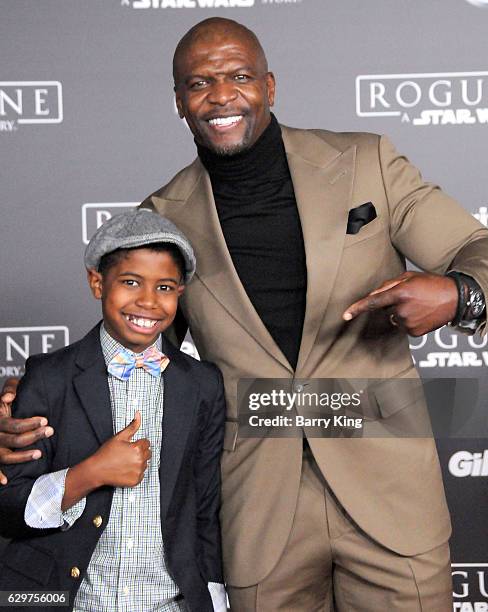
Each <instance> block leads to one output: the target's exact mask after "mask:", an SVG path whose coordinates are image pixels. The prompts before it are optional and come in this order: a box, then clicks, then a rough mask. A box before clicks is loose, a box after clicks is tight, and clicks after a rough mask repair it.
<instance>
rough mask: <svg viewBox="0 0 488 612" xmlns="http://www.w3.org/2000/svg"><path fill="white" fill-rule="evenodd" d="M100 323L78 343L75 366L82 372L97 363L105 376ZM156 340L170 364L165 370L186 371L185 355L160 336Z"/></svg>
mask: <svg viewBox="0 0 488 612" xmlns="http://www.w3.org/2000/svg"><path fill="white" fill-rule="evenodd" d="M101 324H102V321H100V322H99V323H97V325H95V327H94V328H93V329H92V330H90V331H89V332H88V333H87V334H86V336H85V337H84V338H83V339H82V340H81V341H80V348H79V351H78V355H77V357H76V364H77V365H78V367H79V368H81V369H82V370H86V369H88V368H89V367H91V366H93V365H95V363H96V362H97V361H99V362H100V363H99V365H100V372H101V373H103V374H105V373H106V370H105V367H106V366H105V358H104V355H103V350H102V346H101V342H100V326H101ZM158 340H160V342H161V348H160V350H161V351H162V352H163V353H164V354H165V355H167V356H168V357H169V359H170V364H169V366H168V368H167V369H166V372H168V370H171V368H172V367H178V368H180V369H182V370H188V367H189V366H188V364H187V362H186V358H185V355H183V353H182V352H181V351H180V350H178V349H177V348H176V347H175V346H173V344H171V342H170V341H169V340H168V338H166V337H165V336H164V334H162V335H161V336H159V338H158Z"/></svg>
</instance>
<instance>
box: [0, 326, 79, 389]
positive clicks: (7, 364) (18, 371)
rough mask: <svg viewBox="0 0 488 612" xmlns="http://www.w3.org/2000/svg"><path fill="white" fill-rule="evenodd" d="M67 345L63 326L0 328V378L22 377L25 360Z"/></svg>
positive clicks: (66, 335) (67, 333) (67, 335)
mask: <svg viewBox="0 0 488 612" xmlns="http://www.w3.org/2000/svg"><path fill="white" fill-rule="evenodd" d="M68 344H69V330H68V328H67V327H66V326H64V325H55V326H50V327H1V328H0V377H1V378H3V377H7V376H22V375H23V374H24V364H25V360H26V359H27V358H28V357H29V356H30V355H35V354H36V353H51V352H52V351H55V350H57V349H59V348H62V347H63V346H67V345H68Z"/></svg>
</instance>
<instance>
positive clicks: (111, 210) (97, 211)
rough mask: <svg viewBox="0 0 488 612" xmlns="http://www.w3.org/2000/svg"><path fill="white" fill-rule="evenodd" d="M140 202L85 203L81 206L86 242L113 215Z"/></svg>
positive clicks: (82, 225)
mask: <svg viewBox="0 0 488 612" xmlns="http://www.w3.org/2000/svg"><path fill="white" fill-rule="evenodd" d="M138 204H139V203H138V202H104V203H89V204H83V206H82V207H81V237H82V240H83V243H84V244H88V242H89V241H90V238H91V237H92V236H93V234H94V233H95V232H96V231H97V229H98V228H99V227H100V226H101V225H102V224H103V223H105V221H107V220H108V219H111V218H112V217H113V215H118V214H120V213H122V212H125V211H126V210H127V209H128V208H135V207H136V206H138Z"/></svg>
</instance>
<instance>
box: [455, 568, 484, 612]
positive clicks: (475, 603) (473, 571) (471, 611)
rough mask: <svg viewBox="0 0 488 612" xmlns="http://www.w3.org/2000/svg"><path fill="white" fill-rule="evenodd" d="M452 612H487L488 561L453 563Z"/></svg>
mask: <svg viewBox="0 0 488 612" xmlns="http://www.w3.org/2000/svg"><path fill="white" fill-rule="evenodd" d="M452 581H453V599H454V602H453V610H454V612H488V590H487V589H488V563H453V564H452Z"/></svg>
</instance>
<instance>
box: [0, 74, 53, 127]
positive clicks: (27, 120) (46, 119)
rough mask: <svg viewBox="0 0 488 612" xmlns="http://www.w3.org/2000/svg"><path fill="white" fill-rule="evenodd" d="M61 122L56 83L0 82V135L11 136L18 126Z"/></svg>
mask: <svg viewBox="0 0 488 612" xmlns="http://www.w3.org/2000/svg"><path fill="white" fill-rule="evenodd" d="M62 121H63V92H62V87H61V83H60V82H59V81H0V132H15V131H16V130H17V129H18V126H19V125H35V124H41V123H47V124H53V123H61V122H62Z"/></svg>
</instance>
